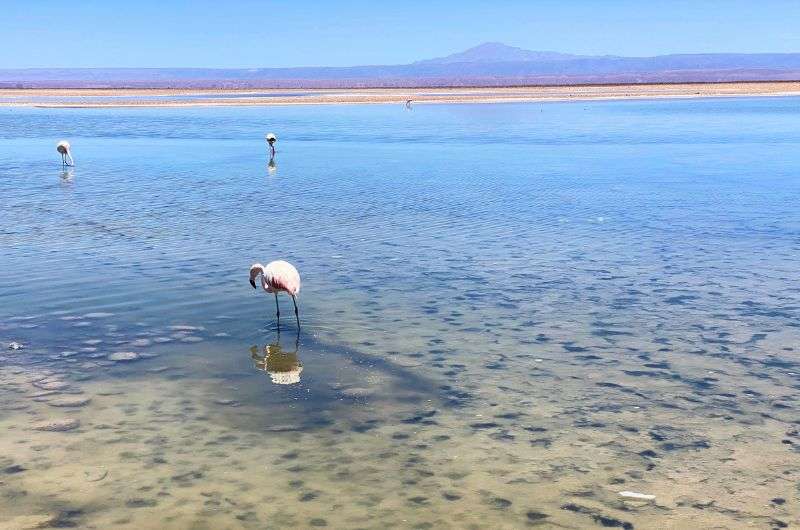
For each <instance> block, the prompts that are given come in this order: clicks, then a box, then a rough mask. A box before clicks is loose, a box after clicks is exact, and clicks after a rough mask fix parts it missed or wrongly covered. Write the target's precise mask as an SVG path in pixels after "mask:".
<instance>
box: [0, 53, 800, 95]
mask: <svg viewBox="0 0 800 530" xmlns="http://www.w3.org/2000/svg"><path fill="white" fill-rule="evenodd" d="M798 79H800V53H760V54H737V53H701V54H671V55H659V56H653V57H622V56H614V55H599V56H595V55H573V54H567V53H560V52H553V51H533V50H525V49H523V48H518V47H514V46H508V45H506V44H503V43H499V42H486V43H482V44H479V45H477V46H474V47H472V48H469V49H467V50H463V51H461V52H456V53H453V54H450V55H446V56H444V57H438V58H432V59H425V60H421V61H416V62H413V63H409V64H401V65H371V66H346V67H324V66H323V67H316V66H306V67H291V68H30V69H0V87H5V88H25V87H31V88H60V87H67V88H92V87H97V88H128V87H131V88H136V87H139V88H146V87H152V88H273V87H274V88H345V87H346V88H359V87H412V86H518V85H537V84H541V85H559V84H560V85H570V84H606V83H675V82H725V81H790V80H798Z"/></svg>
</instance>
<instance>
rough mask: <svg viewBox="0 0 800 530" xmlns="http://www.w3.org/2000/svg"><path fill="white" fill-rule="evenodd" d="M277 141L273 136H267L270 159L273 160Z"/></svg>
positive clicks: (270, 134) (271, 134)
mask: <svg viewBox="0 0 800 530" xmlns="http://www.w3.org/2000/svg"><path fill="white" fill-rule="evenodd" d="M277 141H278V137H277V136H275V135H274V134H273V133H269V134H267V143H268V144H269V151H270V154H269V157H270V159H272V158H275V142H277Z"/></svg>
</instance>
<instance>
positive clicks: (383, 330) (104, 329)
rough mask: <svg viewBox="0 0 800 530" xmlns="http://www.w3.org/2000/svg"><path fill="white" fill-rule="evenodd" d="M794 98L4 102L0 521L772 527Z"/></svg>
mask: <svg viewBox="0 0 800 530" xmlns="http://www.w3.org/2000/svg"><path fill="white" fill-rule="evenodd" d="M798 117H800V105H798V100H797V99H791V98H774V99H773V98H768V99H755V98H754V99H731V100H693V101H636V102H625V101H620V102H602V103H601V102H598V103H586V102H580V103H547V104H508V105H452V106H451V105H436V106H424V105H418V106H415V108H414V109H413V110H411V111H407V110H405V109H403V108H402V106H397V105H394V106H368V107H356V106H353V107H351V106H330V107H320V106H315V107H305V108H304V107H291V108H283V107H270V108H257V107H247V108H185V109H61V110H57V109H28V108H7V109H0V137H1V138H0V197H2V201H3V207H2V209H0V243H1V244H2V248H3V260H2V264H3V265H2V267H0V342H2V343H3V346H4V349H3V350H2V351H0V357H2V362H3V365H2V370H0V379H2V384H1V385H0V403H1V404H2V407H1V408H0V432H1V433H2V435H0V455H2V456H0V525H5V526H7V527H25V525H28V526H31V525H34V524H39V525H42V526H45V527H46V526H54V527H68V526H73V527H81V528H240V527H243V528H250V527H251V528H265V527H266V528H284V527H325V526H327V527H331V528H525V527H544V528H548V527H562V528H587V527H594V526H596V527H617V528H669V527H672V528H697V527H711V528H714V527H716V528H743V527H747V528H781V527H794V526H797V525H799V524H800V508H799V507H798V501H797V498H798V483H799V482H798V481H800V433H799V432H798V420H800V417H798V415H797V401H798V397H797V396H798V393H797V391H798V387H799V385H800V359H799V358H798V353H797V348H798V339H799V338H800V331H798V326H800V318H799V317H800V288H799V287H798V285H797V279H798V275H797V263H798V262H797V255H798V250H799V249H800V213H798V209H797V207H796V205H797V204H798V202H799V201H798V199H800V179H798V174H799V173H800V154H798V153H800V149H798V147H800V120H798ZM268 131H274V132H276V133H277V134H278V137H279V141H278V145H277V149H278V154H277V157H276V165H275V168H274V169H273V170H271V171H270V170H269V169H268V167H267V158H266V146H265V144H264V142H263V136H264V134H265V133H266V132H268ZM61 138H68V139H69V140H70V141H71V143H72V144H73V148H74V151H75V153H74V155H75V159H76V163H77V166H76V167H75V168H74V169H70V170H68V171H63V172H62V168H61V165H60V159H59V157H58V155H57V153H55V148H54V146H55V142H56V141H57V140H58V139H61ZM276 258H285V259H288V260H289V261H291V262H293V263H295V264H296V265H297V266H298V268H299V269H300V271H301V274H302V277H303V282H304V285H303V290H302V292H301V296H300V305H301V317H302V321H303V329H302V331H301V333H300V334H299V335H297V334H296V329H295V326H294V322H293V318H287V316H289V317H293V315H292V314H291V304H290V303H288V300H283V303H284V306H283V307H284V312H283V319H282V322H281V326H280V337H278V329H277V326H276V323H275V319H274V304H273V300H272V299H271V298H270V297H268V296H266V295H265V294H264V293H263V292H255V291H253V290H252V288H251V287H250V286H249V284H248V282H247V269H248V267H249V265H250V264H251V263H253V262H254V261H261V262H264V261H268V260H270V259H276ZM12 341H15V342H18V343H21V344H23V345H24V348H22V349H19V350H6V349H5V346H6V344H7V343H10V342H12ZM275 344H278V345H279V346H280V351H279V349H278V348H277V347H275ZM265 348H266V351H265ZM128 352H133V353H134V354H135V355H130V353H128ZM265 352H266V353H268V354H273V353H275V354H276V355H285V356H287V357H286V358H284V357H276V361H275V362H272V361H270V362H267V361H266V360H263V358H264V354H265ZM120 354H125V355H120ZM131 358H133V360H130V359H131ZM125 359H128V360H125ZM295 359H296V360H297V363H298V364H299V365H302V371H300V372H299V373H291V374H288V373H284V375H283V376H276V375H275V374H274V373H273V374H271V373H268V372H269V369H270V368H269V367H272V368H275V367H276V366H278V367H279V368H280V369H281V370H283V369H284V368H281V367H286V366H291V365H293V364H294V363H295ZM265 368H267V370H266V371H265ZM289 369H290V370H291V368H289ZM273 371H274V370H273ZM295 372H297V370H295ZM287 374H288V375H287ZM273 381H278V382H286V383H289V384H275V383H274V382H273ZM621 491H633V492H638V493H644V494H648V495H655V500H653V501H648V500H641V499H632V498H626V497H622V496H620V495H619V492H621Z"/></svg>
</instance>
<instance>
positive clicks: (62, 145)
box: [56, 140, 75, 166]
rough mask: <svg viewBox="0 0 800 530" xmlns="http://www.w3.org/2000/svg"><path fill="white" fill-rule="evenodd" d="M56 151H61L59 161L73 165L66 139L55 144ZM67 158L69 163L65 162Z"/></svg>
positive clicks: (66, 164)
mask: <svg viewBox="0 0 800 530" xmlns="http://www.w3.org/2000/svg"><path fill="white" fill-rule="evenodd" d="M56 151H58V152H59V153H61V163H62V164H63V165H65V166H74V165H75V161H74V160H72V153H70V151H69V142H68V141H66V140H61V141H60V142H58V144H56ZM67 158H69V163H67Z"/></svg>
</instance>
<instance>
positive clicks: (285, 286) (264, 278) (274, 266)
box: [250, 260, 300, 329]
mask: <svg viewBox="0 0 800 530" xmlns="http://www.w3.org/2000/svg"><path fill="white" fill-rule="evenodd" d="M259 275H260V276H261V287H263V288H264V290H265V291H266V292H268V293H274V294H275V309H276V312H277V315H278V325H280V322H281V308H280V306H279V305H278V293H279V292H281V291H282V292H284V293H286V294H288V295H289V296H291V297H292V302H294V316H295V318H296V319H297V328H298V329H300V313H299V311H298V310H297V293H299V292H300V273H298V272H297V269H295V268H294V266H293V265H292V264H291V263H289V262H286V261H283V260H278V261H271V262H270V263H268V264H267V266H266V267H265V266H263V265H262V264H260V263H254V264H253V266H252V267H250V285H252V286H253V289H256V278H257V277H258V276H259Z"/></svg>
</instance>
